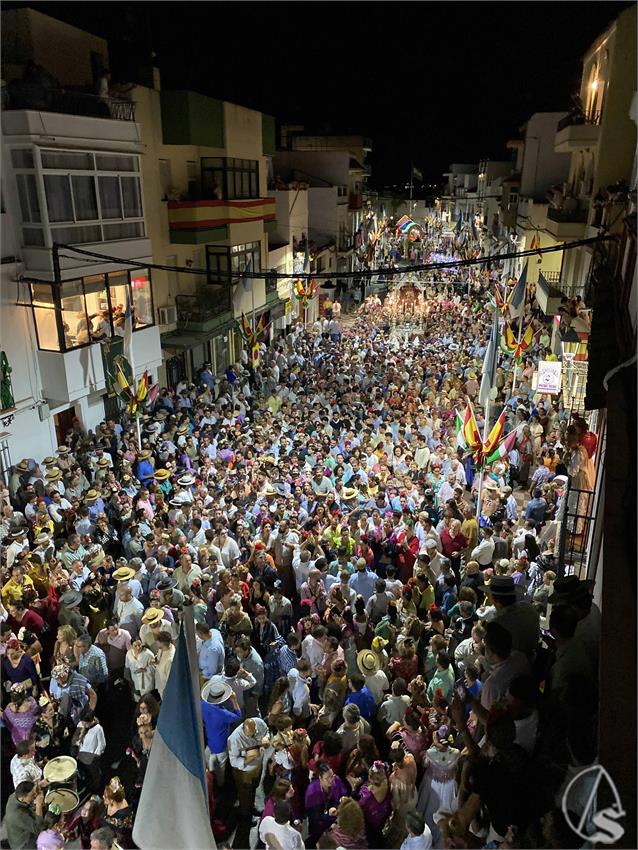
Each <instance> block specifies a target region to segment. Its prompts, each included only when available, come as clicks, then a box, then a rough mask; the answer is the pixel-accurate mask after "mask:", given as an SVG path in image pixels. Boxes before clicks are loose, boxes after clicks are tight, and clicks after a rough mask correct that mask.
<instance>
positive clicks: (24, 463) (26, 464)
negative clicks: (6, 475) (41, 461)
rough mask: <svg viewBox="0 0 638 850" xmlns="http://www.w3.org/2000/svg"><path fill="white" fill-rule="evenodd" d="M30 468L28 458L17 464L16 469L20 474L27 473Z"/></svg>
mask: <svg viewBox="0 0 638 850" xmlns="http://www.w3.org/2000/svg"><path fill="white" fill-rule="evenodd" d="M28 468H29V461H28V460H27V459H26V458H24V460H21V461H20V463H17V464H16V469H19V470H20V472H26V471H27V469H28Z"/></svg>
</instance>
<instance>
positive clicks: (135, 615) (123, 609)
mask: <svg viewBox="0 0 638 850" xmlns="http://www.w3.org/2000/svg"><path fill="white" fill-rule="evenodd" d="M116 597H117V601H116V603H115V611H114V613H115V616H116V617H117V619H118V622H119V624H120V628H122V629H126V631H127V632H129V633H130V635H131V637H132V638H136V637H137V635H138V633H139V629H140V623H141V622H142V614H143V613H144V606H143V605H142V603H141V602H140V601H139V599H135V597H134V596H133V593H132V591H131V588H130V587H129V586H128V584H125V585H123V586H122V587H120V588H119V589H118V591H117V594H116Z"/></svg>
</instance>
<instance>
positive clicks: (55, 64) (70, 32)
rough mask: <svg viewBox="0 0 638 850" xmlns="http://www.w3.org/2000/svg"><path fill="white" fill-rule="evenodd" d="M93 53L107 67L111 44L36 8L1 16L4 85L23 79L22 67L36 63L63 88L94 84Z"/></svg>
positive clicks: (10, 11) (10, 12) (18, 10)
mask: <svg viewBox="0 0 638 850" xmlns="http://www.w3.org/2000/svg"><path fill="white" fill-rule="evenodd" d="M92 52H93V53H95V54H97V56H99V59H100V62H101V64H102V67H103V68H108V66H109V61H108V58H109V53H108V45H107V43H106V41H105V40H104V39H103V38H100V37H99V36H97V35H92V34H91V33H88V32H83V31H82V30H80V29H78V28H77V27H74V26H71V24H66V23H64V22H63V21H58V20H56V19H55V18H50V17H49V16H48V15H44V14H42V12H36V11H35V10H34V9H11V10H9V11H6V12H3V13H2V66H3V79H4V81H5V82H8V81H9V80H11V79H14V78H15V77H20V76H21V75H22V74H21V66H23V65H26V63H27V62H28V61H29V60H33V61H34V62H35V63H36V64H38V65H42V66H43V67H44V68H45V69H46V70H47V71H48V72H49V73H50V74H52V75H53V76H54V77H56V79H57V80H58V82H59V83H60V84H61V85H63V86H84V85H89V86H90V85H92V84H93V68H92V64H91V53H92ZM98 64H99V63H98Z"/></svg>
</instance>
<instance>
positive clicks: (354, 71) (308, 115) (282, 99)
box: [3, 2, 631, 185]
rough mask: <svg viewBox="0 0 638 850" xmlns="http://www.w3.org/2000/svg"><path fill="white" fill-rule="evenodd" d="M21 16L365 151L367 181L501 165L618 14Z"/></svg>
mask: <svg viewBox="0 0 638 850" xmlns="http://www.w3.org/2000/svg"><path fill="white" fill-rule="evenodd" d="M20 5H29V6H31V7H33V8H37V9H39V10H40V11H42V12H45V13H46V14H49V15H51V16H53V17H57V18H60V19H62V20H66V21H68V22H70V23H73V24H75V25H76V26H79V27H81V28H83V29H87V30H90V31H92V32H95V33H97V34H98V35H102V36H104V37H107V38H109V41H110V42H111V43H112V42H113V40H114V39H117V38H119V39H120V40H121V39H122V38H123V37H124V38H125V39H126V41H127V43H128V47H126V48H125V52H127V53H129V54H130V53H139V55H140V56H141V55H143V53H144V49H143V44H144V42H146V44H147V45H151V46H152V49H153V50H154V51H155V52H156V54H157V60H156V61H157V62H158V64H159V67H160V69H161V73H162V85H163V87H164V88H191V89H194V90H196V91H200V92H202V93H203V94H210V95H213V96H215V97H218V98H221V99H224V100H230V101H234V102H236V103H239V104H242V105H244V106H249V107H252V108H255V109H259V110H262V111H264V112H268V113H270V114H272V115H275V116H276V118H277V119H278V120H279V121H282V122H285V121H288V122H292V123H302V124H305V125H306V127H308V128H309V129H313V130H332V131H334V132H348V131H350V132H357V133H363V134H364V135H367V136H370V137H371V138H372V140H373V154H372V156H371V164H372V169H373V176H372V182H373V183H374V184H376V185H383V184H384V183H391V182H394V181H395V180H405V179H406V178H407V176H408V171H409V164H410V160H411V159H413V160H414V162H415V163H416V164H417V165H418V167H419V168H420V169H421V170H422V172H423V174H424V177H425V178H426V180H432V181H440V180H441V172H442V171H445V170H446V167H447V165H448V164H449V163H450V162H453V161H455V162H466V161H470V162H472V161H474V162H476V161H478V160H479V159H480V158H482V157H490V158H492V159H499V158H505V157H506V156H507V152H506V150H505V148H504V143H505V141H506V140H507V139H508V138H511V137H512V136H515V135H517V131H518V128H519V126H520V125H521V124H522V123H523V122H524V121H525V120H526V119H527V118H528V117H529V116H530V115H531V114H532V113H533V112H537V111H548V110H551V111H554V110H561V109H566V108H567V106H568V104H569V95H570V94H571V93H573V92H576V91H577V89H578V83H579V80H580V72H581V60H582V56H583V53H584V52H585V50H586V49H587V47H588V46H589V45H590V44H591V43H592V41H593V40H594V39H595V38H596V36H597V35H598V34H599V33H600V32H601V31H602V30H603V29H604V28H605V27H606V26H607V25H608V24H609V23H610V21H612V20H613V18H614V17H616V16H617V15H618V14H619V12H621V11H622V10H623V9H625V8H627V7H628V6H629V5H631V4H630V3H628V2H551V3H550V2H522V3H518V2H497V3H492V2H474V3H464V2H460V3H456V2H303V3H302V2H258V3H251V2H231V3H224V2H203V3H190V2H160V3H154V2H146V3H120V2H110V3H102V2H91V3H84V2H77V3H57V2H50V3H29V4H19V3H4V4H3V8H14V7H16V6H20Z"/></svg>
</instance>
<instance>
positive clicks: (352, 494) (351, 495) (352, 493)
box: [341, 487, 359, 502]
mask: <svg viewBox="0 0 638 850" xmlns="http://www.w3.org/2000/svg"><path fill="white" fill-rule="evenodd" d="M358 495H359V491H358V490H357V488H356V487H344V488H343V492H342V494H341V496H342V498H343V499H344V500H345V501H346V502H348V501H350V499H356V498H357V497H358Z"/></svg>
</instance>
